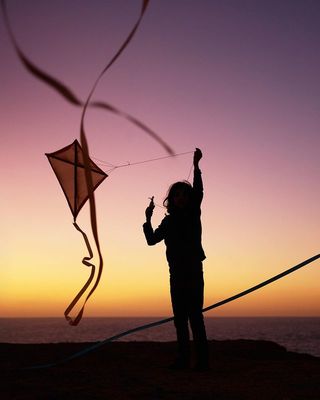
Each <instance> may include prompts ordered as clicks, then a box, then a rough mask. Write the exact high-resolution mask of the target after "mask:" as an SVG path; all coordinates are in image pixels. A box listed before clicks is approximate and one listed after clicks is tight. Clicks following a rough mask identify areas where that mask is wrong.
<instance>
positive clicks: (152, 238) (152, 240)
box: [143, 196, 164, 246]
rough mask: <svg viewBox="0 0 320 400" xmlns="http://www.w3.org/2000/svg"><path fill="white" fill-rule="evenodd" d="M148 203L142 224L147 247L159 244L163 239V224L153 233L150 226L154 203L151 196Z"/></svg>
mask: <svg viewBox="0 0 320 400" xmlns="http://www.w3.org/2000/svg"><path fill="white" fill-rule="evenodd" d="M150 200H151V201H150V203H149V205H148V207H147V208H146V211H145V214H146V222H145V223H144V224H143V232H144V235H145V237H146V240H147V243H148V245H149V246H153V245H154V244H156V243H158V242H161V240H163V238H164V229H163V223H161V224H160V226H159V227H158V228H157V229H156V230H155V231H154V230H153V228H152V225H151V218H152V214H153V210H154V202H153V196H152V197H151V199H150Z"/></svg>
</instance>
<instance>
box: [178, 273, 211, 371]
mask: <svg viewBox="0 0 320 400" xmlns="http://www.w3.org/2000/svg"><path fill="white" fill-rule="evenodd" d="M203 291H204V283H203V273H202V269H201V271H197V273H195V274H192V276H188V277H185V276H184V277H177V276H174V275H173V274H171V276H170V293H171V302H172V309H173V314H174V325H175V328H176V333H177V341H178V361H180V362H182V363H189V360H190V344H189V328H188V321H189V322H190V326H191V330H192V336H193V341H194V345H195V355H196V363H197V364H202V365H207V364H208V346H207V336H206V329H205V325H204V321H203V315H202V308H203Z"/></svg>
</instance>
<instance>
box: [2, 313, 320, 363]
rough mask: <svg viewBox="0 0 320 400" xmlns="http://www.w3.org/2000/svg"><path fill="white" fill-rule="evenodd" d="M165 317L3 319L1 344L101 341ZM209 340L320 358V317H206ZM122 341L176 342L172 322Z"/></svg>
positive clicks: (132, 335)
mask: <svg viewBox="0 0 320 400" xmlns="http://www.w3.org/2000/svg"><path fill="white" fill-rule="evenodd" d="M160 319H161V318H159V317H157V318H151V317H150V318H122V317H121V318H120V317H119V318H84V319H83V320H82V321H81V322H80V324H79V325H78V326H77V327H72V326H70V325H68V323H67V322H66V321H65V320H64V319H63V318H0V342H1V343H62V342H65V343H66V342H93V341H101V340H104V339H106V338H108V337H110V336H113V335H116V334H118V333H121V332H123V331H126V330H129V329H132V328H135V327H138V326H141V325H144V324H147V323H150V322H154V321H158V320H160ZM205 323H206V329H207V335H208V339H209V340H212V339H214V340H229V339H231V340H235V339H255V340H271V341H274V342H277V343H278V344H280V345H283V346H285V347H286V349H287V350H289V351H295V352H299V353H307V354H311V355H314V356H318V357H320V317H210V318H205ZM120 340H121V341H165V342H166V341H174V340H175V330H174V326H173V323H172V322H169V323H167V324H164V325H161V326H157V327H153V328H150V329H146V330H143V331H140V332H137V333H134V334H131V335H128V336H125V337H123V338H121V339H120Z"/></svg>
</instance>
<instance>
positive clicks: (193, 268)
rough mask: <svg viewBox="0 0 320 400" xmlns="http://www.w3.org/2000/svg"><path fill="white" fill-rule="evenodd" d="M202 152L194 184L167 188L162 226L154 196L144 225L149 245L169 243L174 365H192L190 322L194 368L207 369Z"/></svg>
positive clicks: (196, 158) (198, 155)
mask: <svg viewBox="0 0 320 400" xmlns="http://www.w3.org/2000/svg"><path fill="white" fill-rule="evenodd" d="M201 158H202V153H201V151H200V150H199V149H196V151H195V152H194V156H193V165H194V177H193V186H192V185H191V184H190V183H189V182H187V181H183V182H176V183H174V184H173V185H172V186H171V187H170V188H169V191H168V195H167V197H166V199H165V200H164V202H163V204H164V206H165V207H166V208H167V215H166V216H165V217H164V219H163V220H162V222H161V224H160V225H159V227H158V228H157V229H155V230H153V228H152V225H151V217H152V214H153V209H154V202H153V198H152V199H151V202H150V204H149V206H148V207H147V209H146V211H145V214H146V222H145V224H144V225H143V230H144V234H145V237H146V240H147V243H148V245H150V246H152V245H154V244H156V243H158V242H160V241H161V240H164V241H165V244H166V247H167V249H166V256H167V260H168V264H169V271H170V294H171V302H172V309H173V314H174V325H175V328H176V333H177V341H178V357H177V359H176V361H175V362H174V364H173V365H172V367H173V368H175V369H184V368H188V367H189V365H190V344H189V328H188V321H190V325H191V330H192V334H193V340H194V344H195V354H196V365H195V368H196V369H199V370H204V369H207V368H208V346H207V337H206V330H205V325H204V321H203V315H202V307H203V291H204V281H203V270H202V261H203V260H204V259H205V258H206V256H205V254H204V251H203V248H202V245H201V219H200V216H201V209H200V206H201V202H202V198H203V185H202V178H201V171H200V169H199V161H200V159H201Z"/></svg>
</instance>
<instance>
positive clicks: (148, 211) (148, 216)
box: [145, 196, 155, 222]
mask: <svg viewBox="0 0 320 400" xmlns="http://www.w3.org/2000/svg"><path fill="white" fill-rule="evenodd" d="M153 199H154V196H152V197H151V198H150V203H149V206H148V207H147V208H146V211H145V214H146V219H147V222H151V217H152V214H153V210H154V207H155V206H154V201H153Z"/></svg>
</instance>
